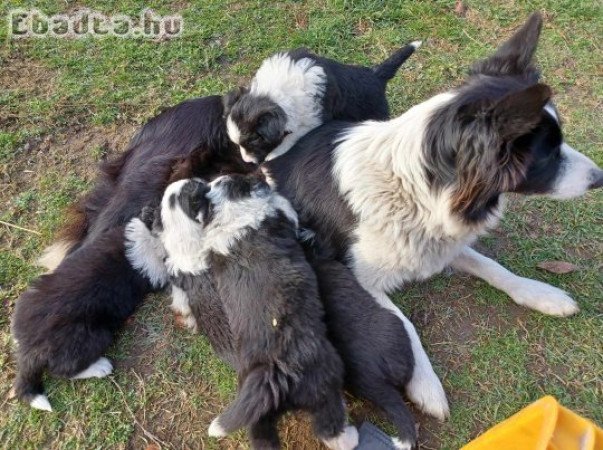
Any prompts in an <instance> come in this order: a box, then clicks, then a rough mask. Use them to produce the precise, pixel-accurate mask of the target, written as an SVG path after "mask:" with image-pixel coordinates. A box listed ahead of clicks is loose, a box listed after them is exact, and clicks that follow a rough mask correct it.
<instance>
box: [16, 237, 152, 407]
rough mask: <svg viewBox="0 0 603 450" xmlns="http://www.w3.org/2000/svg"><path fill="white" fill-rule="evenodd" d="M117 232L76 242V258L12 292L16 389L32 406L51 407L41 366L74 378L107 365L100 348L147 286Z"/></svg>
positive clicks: (99, 372)
mask: <svg viewBox="0 0 603 450" xmlns="http://www.w3.org/2000/svg"><path fill="white" fill-rule="evenodd" d="M123 233H124V229H123V227H118V228H115V229H112V230H110V231H108V232H106V233H103V234H101V235H100V236H99V238H98V239H97V240H95V241H94V242H92V243H90V244H87V245H84V246H82V247H80V248H79V249H78V250H76V252H75V253H74V255H75V254H77V258H67V259H66V260H65V261H64V263H63V264H61V266H60V267H59V268H58V269H57V270H56V271H54V272H52V273H50V274H47V275H42V276H41V277H40V278H39V279H38V280H37V281H35V282H34V283H33V285H32V286H31V287H30V288H29V290H27V291H26V292H25V293H24V294H23V295H22V296H21V297H20V298H19V299H18V300H17V303H16V306H15V312H14V314H13V317H12V336H13V338H14V340H15V342H16V343H17V348H16V357H17V379H16V381H15V393H16V395H17V397H18V398H20V399H21V400H24V401H26V402H28V403H29V404H30V405H31V406H32V407H34V408H37V409H42V410H46V411H51V410H52V408H51V406H50V403H49V401H48V398H47V397H46V395H45V394H44V387H43V385H42V376H43V374H44V372H45V371H46V370H48V372H50V374H52V375H54V376H58V377H65V378H72V379H79V378H91V377H99V378H100V377H105V376H107V375H109V374H110V373H111V371H112V369H113V367H112V365H111V362H110V361H109V360H108V359H106V358H104V357H103V356H102V355H103V354H104V353H105V351H106V350H107V348H108V347H109V345H110V344H111V342H112V341H113V334H114V333H115V332H116V331H117V330H118V329H119V328H121V327H122V326H123V324H124V322H125V320H126V319H127V318H128V317H129V316H130V315H131V314H132V313H133V312H134V310H135V309H136V307H137V306H138V304H139V300H140V299H141V298H142V295H141V293H143V292H146V291H147V290H148V289H149V288H150V283H149V282H148V281H147V279H146V278H145V277H143V276H142V275H140V274H139V273H138V272H136V271H135V270H132V268H131V267H130V265H129V264H128V262H127V260H126V258H125V254H124V244H123V241H124V239H123ZM100 252H103V253H102V254H103V257H102V258H99V257H98V255H99V253H100ZM82 269H85V270H82Z"/></svg>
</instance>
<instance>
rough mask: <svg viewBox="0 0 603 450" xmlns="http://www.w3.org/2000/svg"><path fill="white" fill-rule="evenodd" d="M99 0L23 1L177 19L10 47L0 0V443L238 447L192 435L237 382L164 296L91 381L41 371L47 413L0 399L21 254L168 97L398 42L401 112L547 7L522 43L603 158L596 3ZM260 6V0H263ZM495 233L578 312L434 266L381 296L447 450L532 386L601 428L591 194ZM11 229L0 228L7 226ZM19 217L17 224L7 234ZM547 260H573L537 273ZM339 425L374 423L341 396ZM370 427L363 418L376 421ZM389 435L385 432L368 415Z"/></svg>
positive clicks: (429, 434) (571, 126) (597, 226)
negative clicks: (421, 376) (299, 49)
mask: <svg viewBox="0 0 603 450" xmlns="http://www.w3.org/2000/svg"><path fill="white" fill-rule="evenodd" d="M267 3H269V2H260V1H228V2H223V1H215V0H210V1H207V0H206V1H197V2H194V1H192V0H189V1H187V0H177V1H173V2H168V1H160V0H148V1H142V0H140V1H139V0H125V1H122V2H119V1H113V0H102V1H96V2H86V1H73V2H72V1H69V2H55V1H50V0H47V1H37V2H35V7H36V8H39V9H41V10H42V11H44V12H45V13H47V14H54V13H60V12H65V11H73V10H75V9H76V8H78V7H82V6H89V7H91V8H94V9H96V10H99V11H101V12H103V13H106V14H112V13H113V14H114V13H124V14H128V15H134V16H136V15H138V14H139V12H140V11H141V10H142V9H143V8H145V7H151V8H153V9H155V11H156V12H157V13H159V14H175V13H180V14H182V15H183V17H184V21H185V30H184V34H183V36H182V37H180V38H178V39H174V40H171V41H162V42H152V41H143V40H138V39H128V40H125V39H116V38H109V39H103V40H95V39H86V40H77V41H75V40H56V39H48V40H34V39H31V40H20V41H15V40H10V39H8V34H7V29H6V25H5V20H4V17H5V16H6V13H7V11H8V10H9V9H10V8H13V7H32V5H33V4H34V2H27V1H12V2H11V1H10V0H9V1H8V2H7V1H4V2H2V3H1V4H0V16H1V17H2V22H1V25H0V42H1V47H0V167H1V178H0V185H1V190H0V201H1V203H2V206H1V208H0V220H1V221H3V222H5V223H9V224H12V225H14V226H8V225H4V224H0V245H1V247H2V251H1V253H0V301H1V302H2V304H1V310H0V373H1V376H0V448H74V449H75V448H86V449H87V448H147V449H155V448H158V447H163V448H238V447H245V446H246V444H245V439H244V436H243V435H242V434H237V435H235V436H234V437H233V438H232V439H227V440H222V441H220V442H218V441H215V440H211V439H209V438H207V437H206V429H207V426H208V424H209V421H210V419H211V418H212V417H213V416H214V415H216V414H217V413H218V412H219V411H220V410H221V408H223V406H224V405H225V404H226V403H227V402H228V400H229V399H230V398H232V396H233V394H234V391H235V388H236V380H235V376H234V374H233V372H232V371H231V370H230V369H229V368H228V367H226V366H224V365H223V364H222V363H220V362H219V361H218V360H217V359H216V358H215V357H214V356H213V355H212V352H211V349H210V348H209V346H208V344H207V342H206V341H205V340H204V339H203V338H201V337H199V336H192V335H190V334H188V333H187V332H184V331H182V330H180V329H178V328H176V327H175V325H174V323H173V320H172V317H171V313H170V312H169V310H168V308H167V301H166V299H165V298H164V297H162V296H154V297H153V298H151V299H150V300H149V301H148V302H146V303H145V305H144V306H143V308H142V309H141V310H140V311H139V313H138V314H137V315H136V317H135V318H134V319H133V320H132V322H131V323H129V324H128V326H127V328H126V330H125V332H124V333H123V335H122V336H121V337H120V338H119V340H118V342H117V344H116V345H115V346H114V347H113V349H112V350H111V353H110V357H111V358H112V359H113V360H114V361H115V362H116V365H117V368H116V371H115V373H114V375H113V376H112V377H110V378H108V379H104V380H95V381H86V382H75V381H65V380H56V379H52V380H47V383H46V386H47V389H48V394H49V397H50V400H51V403H52V404H53V406H54V407H55V412H54V413H52V414H47V413H41V412H38V411H33V410H31V409H29V408H28V407H25V406H22V405H20V404H18V403H17V402H16V401H15V400H14V399H11V398H10V395H9V390H10V386H11V382H12V379H13V376H14V361H13V359H12V356H11V353H10V349H11V342H10V337H9V317H10V314H11V311H12V309H13V306H14V303H15V301H16V299H17V297H18V295H19V294H20V293H21V292H23V290H24V289H26V287H27V284H28V283H29V282H30V281H31V280H32V279H33V278H34V277H35V276H36V275H37V274H39V269H37V268H35V267H34V266H33V265H32V263H33V261H34V260H35V258H36V256H37V255H38V254H39V253H40V251H41V249H42V248H43V247H44V246H45V245H47V244H48V243H50V242H51V241H52V236H53V233H54V232H55V231H56V230H57V229H58V227H59V226H60V224H61V223H62V221H63V220H64V208H65V206H66V205H68V204H69V203H70V202H72V201H73V200H74V199H75V198H76V197H77V196H78V195H80V194H81V193H82V192H85V191H86V189H87V188H88V187H89V186H90V185H91V183H92V182H93V180H94V174H95V165H96V163H98V162H99V161H100V160H102V159H103V158H105V157H107V156H111V155H115V154H117V153H119V152H120V151H122V150H123V149H124V148H125V146H126V144H127V141H128V139H129V138H130V137H131V136H132V134H133V132H134V130H135V129H136V127H137V126H138V125H140V124H141V123H143V122H144V121H146V120H147V119H149V118H150V117H152V116H154V115H155V114H157V113H158V112H159V111H160V110H161V109H162V108H164V107H167V106H170V105H173V104H176V103H178V102H180V101H182V100H184V99H186V98H190V97H194V96H202V95H207V94H216V93H222V92H224V91H225V90H226V89H229V88H231V87H234V86H235V85H237V84H238V83H243V82H245V80H248V79H249V77H250V76H251V75H252V74H253V72H254V71H255V70H256V69H257V67H258V65H259V63H260V61H261V60H262V59H263V58H264V57H266V56H268V55H270V54H271V53H273V52H275V51H277V50H281V49H287V48H292V47H296V46H306V47H309V48H310V49H312V50H314V51H316V52H318V53H320V54H323V55H326V56H329V57H334V58H337V59H339V60H342V61H346V62H353V63H363V64H369V63H371V62H377V61H380V60H381V59H383V58H384V57H385V56H386V55H388V54H389V53H390V52H391V51H392V50H394V49H395V48H396V47H398V46H400V45H401V44H404V43H406V42H409V41H412V40H415V39H422V40H424V46H423V47H422V48H421V49H420V50H419V51H418V53H417V54H416V55H414V56H413V57H412V58H411V59H410V60H409V61H408V63H407V64H406V65H405V66H404V67H403V69H402V70H401V71H400V72H399V74H398V75H397V77H396V78H395V79H394V80H393V81H392V82H391V83H390V86H389V90H388V94H389V97H390V101H391V106H392V112H393V113H394V114H399V113H401V112H403V111H404V110H405V109H407V108H408V107H409V106H411V105H413V104H415V103H417V102H418V101H421V100H422V99H426V98H427V97H428V96H430V95H431V94H433V93H436V92H438V91H441V90H444V89H445V88H447V87H449V86H453V85H455V84H457V83H458V82H459V81H460V80H461V79H462V77H463V75H464V73H465V71H466V69H467V67H468V66H469V64H470V63H471V62H472V61H474V60H475V59H476V58H479V57H483V56H486V55H487V54H489V53H490V52H491V51H492V50H493V48H494V47H495V46H496V44H497V43H499V42H501V40H502V39H504V38H505V37H507V36H508V35H509V34H510V32H511V30H512V29H514V28H515V27H516V26H518V25H519V24H520V23H521V22H522V21H523V20H524V19H525V18H526V17H527V16H528V14H529V13H530V12H532V11H534V10H541V11H543V12H544V13H545V16H546V24H545V27H544V31H543V36H542V39H541V45H540V47H539V51H538V59H539V62H540V65H541V66H542V69H543V75H544V80H545V81H546V82H547V83H549V84H550V85H551V86H552V87H553V89H554V92H555V96H556V102H557V105H558V107H559V109H560V111H561V114H562V116H563V119H564V123H565V126H564V129H565V133H566V139H567V141H568V142H569V143H570V144H572V145H573V146H575V147H576V148H577V149H579V150H581V151H583V152H584V153H586V154H587V155H588V156H590V157H591V158H593V159H594V160H595V161H597V162H598V163H599V164H600V165H603V152H602V151H601V148H602V144H603V127H602V126H601V118H602V117H603V76H602V73H601V67H602V64H603V57H602V54H603V51H602V49H601V36H603V21H602V20H601V17H603V6H602V5H603V4H601V3H600V2H596V1H586V0H584V1H580V0H578V1H577V0H574V1H566V0H556V1H554V0H537V1H519V0H516V1H511V2H498V1H480V2H468V7H469V9H468V11H467V14H466V15H464V16H460V15H458V14H456V13H455V12H454V1H399V2H396V1H376V0H359V1H344V0H333V1H324V0H310V1H308V2H300V1H283V2H278V3H276V2H275V3H274V4H273V5H271V6H267ZM270 3H272V2H270ZM509 200H510V201H509V205H510V211H509V213H508V214H507V216H506V218H505V220H504V221H503V223H502V225H501V227H500V228H499V229H498V230H497V231H495V232H493V233H492V234H491V235H490V236H488V237H486V238H484V239H483V240H482V241H481V242H480V247H481V249H482V250H483V251H484V252H485V253H486V254H488V255H491V256H494V257H496V258H497V259H498V260H499V261H500V262H501V263H503V264H505V265H506V266H507V267H509V268H510V269H511V270H513V271H514V272H516V273H518V274H520V275H523V276H529V277H533V278H537V279H539V280H543V281H546V282H549V283H551V284H553V285H555V286H559V287H561V288H563V289H565V290H567V291H568V292H570V293H571V294H572V295H573V296H574V298H576V299H577V301H578V302H579V304H580V306H581V308H582V310H581V312H580V313H579V314H578V315H577V316H575V317H572V318H569V319H554V318H550V317H545V316H543V315H540V314H537V313H534V312H531V311H528V310H526V309H523V308H520V307H518V306H516V305H514V304H512V302H511V301H510V299H508V298H507V297H506V296H505V295H504V294H502V293H500V292H498V291H496V290H494V289H493V288H491V287H489V286H487V285H486V284H485V283H483V282H480V281H476V280H475V279H470V278H468V277H464V276H459V275H455V276H448V275H442V276H440V277H437V278H435V279H433V280H432V281H430V282H428V283H424V284H421V285H415V286H410V287H409V288H408V289H407V290H405V292H404V293H400V294H399V295H398V296H397V300H398V302H399V303H400V305H401V306H402V309H403V310H404V311H405V312H406V313H408V314H409V315H410V316H411V318H412V319H413V321H414V323H415V324H416V326H417V328H418V329H419V331H420V333H421V334H422V337H423V339H424V342H425V346H426V348H427V351H428V353H429V354H430V356H432V361H433V364H434V366H435V368H436V370H437V372H438V373H439V374H440V375H441V377H442V379H443V382H444V386H445V388H446V391H447V392H448V394H449V399H450V401H451V413H452V415H451V418H450V420H449V421H448V422H447V423H444V424H440V423H437V422H435V421H433V420H430V419H429V418H427V417H425V416H422V415H421V414H419V413H417V414H416V418H417V422H419V423H420V434H421V441H422V443H423V448H426V449H440V448H442V449H457V448H459V447H460V446H461V445H462V444H463V443H465V442H467V441H468V440H470V439H471V438H473V437H475V436H476V435H477V434H479V433H480V432H482V431H483V430H485V429H487V428H489V427H490V426H492V425H493V424H495V423H497V422H499V421H500V420H502V419H504V418H505V417H507V416H509V415H510V414H511V413H513V412H514V411H516V410H518V409H519V408H521V407H523V406H525V405H526V404H528V403H529V402H531V401H533V400H535V399H537V398H539V397H541V396H542V395H544V394H553V395H555V396H556V397H557V398H558V399H559V400H561V402H562V403H563V404H565V405H567V406H569V407H571V408H573V409H574V410H576V411H578V412H579V413H581V414H583V415H585V416H586V417H589V418H591V419H594V420H595V421H597V422H598V423H600V424H603V356H602V355H603V302H602V300H603V282H602V267H603V266H602V264H603V257H602V255H603V194H602V193H601V192H598V193H591V194H589V195H588V196H586V197H585V198H584V199H581V200H575V201H571V202H567V203H558V202H553V201H548V200H543V199H530V200H525V199H523V198H521V197H515V196H514V197H511V198H510V199H509ZM15 226H16V227H15ZM17 227H20V228H17ZM545 260H564V261H569V262H572V263H575V264H576V265H578V266H579V270H577V271H575V272H573V273H570V274H566V275H553V274H550V273H547V272H543V271H542V270H539V269H537V267H536V265H537V264H538V263H539V262H541V261H545ZM350 403H351V404H352V411H351V415H352V418H353V419H354V420H361V419H363V418H365V417H368V418H369V419H371V420H378V419H377V416H375V415H374V413H373V411H371V410H370V409H369V408H367V407H366V406H364V405H362V404H361V403H360V402H358V401H354V400H353V399H350ZM380 423H381V422H380ZM381 425H383V426H385V427H386V428H387V429H388V430H389V431H391V428H389V427H388V426H387V425H385V424H383V423H381ZM281 434H282V437H283V440H284V441H286V443H287V444H286V446H287V448H295V449H299V448H318V445H317V443H316V441H315V440H314V439H313V438H312V437H311V436H309V427H308V423H307V420H306V419H305V418H301V419H300V418H298V417H289V418H288V419H287V420H286V421H284V423H283V425H282V433H281Z"/></svg>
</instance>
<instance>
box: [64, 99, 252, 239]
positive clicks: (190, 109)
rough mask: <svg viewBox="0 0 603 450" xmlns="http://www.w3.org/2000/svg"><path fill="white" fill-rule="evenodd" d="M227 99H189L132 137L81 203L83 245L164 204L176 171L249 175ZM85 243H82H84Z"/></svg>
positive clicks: (209, 176)
mask: <svg viewBox="0 0 603 450" xmlns="http://www.w3.org/2000/svg"><path fill="white" fill-rule="evenodd" d="M223 114H224V110H223V107H222V97H221V96H217V95H214V96H209V97H202V98H197V99H194V100H188V101H185V102H183V103H181V104H179V105H177V106H174V107H172V108H169V109H167V110H165V111H164V112H162V113H161V114H159V115H158V116H157V117H155V118H153V119H151V120H150V121H149V122H148V123H146V124H145V125H144V126H143V127H142V129H141V130H140V131H139V132H138V133H137V134H136V135H135V136H134V137H133V138H132V141H131V142H130V145H129V146H128V149H127V150H126V151H125V152H124V153H123V154H122V155H120V156H119V157H117V158H116V159H115V160H112V161H109V162H107V163H105V164H103V165H102V166H101V167H100V175H99V177H98V180H97V182H96V184H95V186H94V188H93V189H92V191H91V192H90V193H88V194H87V195H85V196H84V198H83V199H82V200H81V201H79V202H78V204H77V205H76V210H77V212H76V214H77V216H78V217H79V221H80V222H83V225H81V226H74V227H75V228H78V229H79V230H80V233H79V234H78V235H75V236H65V238H66V239H68V240H75V241H77V242H78V243H83V242H88V241H92V240H94V239H95V238H96V236H98V235H99V234H100V233H103V232H105V231H107V230H110V229H111V228H113V227H115V226H120V225H124V224H125V223H126V222H128V221H129V220H130V219H131V218H132V217H135V216H136V215H137V214H138V213H139V212H140V210H141V209H142V208H143V207H144V206H145V205H148V204H153V203H158V202H159V200H160V199H161V194H162V193H163V191H164V189H165V187H166V186H167V184H168V183H169V182H170V181H171V180H170V178H171V177H172V172H173V171H175V170H176V171H177V170H183V168H181V167H180V165H182V164H186V165H187V167H186V169H188V170H190V171H192V172H194V173H195V176H198V177H202V178H204V179H212V178H214V177H215V176H217V175H221V174H224V173H232V172H234V173H246V172H248V171H249V170H250V166H249V165H247V164H245V163H244V162H243V160H242V159H241V157H240V155H239V152H238V148H237V147H236V146H235V145H234V144H233V143H232V142H231V141H230V140H229V138H228V135H227V133H226V127H225V124H224V120H223ZM78 245H79V244H78Z"/></svg>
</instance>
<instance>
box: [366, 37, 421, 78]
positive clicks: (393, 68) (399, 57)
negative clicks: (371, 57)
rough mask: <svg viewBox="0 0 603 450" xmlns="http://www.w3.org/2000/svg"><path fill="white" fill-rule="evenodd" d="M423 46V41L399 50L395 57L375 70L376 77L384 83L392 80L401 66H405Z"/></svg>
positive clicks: (391, 57) (414, 42) (388, 59)
mask: <svg viewBox="0 0 603 450" xmlns="http://www.w3.org/2000/svg"><path fill="white" fill-rule="evenodd" d="M421 44H422V42H421V41H413V42H411V43H410V44H408V45H405V46H404V47H402V48H401V49H399V50H397V51H396V52H395V53H394V54H393V55H391V56H390V57H389V58H387V59H386V60H385V61H383V62H382V63H381V64H379V65H377V66H375V67H374V68H373V70H374V71H375V75H377V76H378V77H379V78H381V79H382V80H383V81H389V80H391V79H392V78H393V77H394V75H395V74H396V72H397V71H398V69H399V68H400V66H401V65H402V64H404V62H405V61H406V60H407V59H408V58H409V57H410V55H412V54H413V53H414V52H415V50H416V49H418V48H419V47H420V46H421Z"/></svg>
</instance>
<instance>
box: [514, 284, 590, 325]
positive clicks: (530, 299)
mask: <svg viewBox="0 0 603 450" xmlns="http://www.w3.org/2000/svg"><path fill="white" fill-rule="evenodd" d="M510 295H511V298H512V299H513V301H514V302H515V303H517V304H518V305H522V306H526V307H528V308H531V309H534V310H536V311H540V312H541V313H543V314H548V315H550V316H560V317H565V316H571V315H572V314H576V313H577V312H578V311H580V308H579V307H578V305H577V304H576V302H575V301H574V300H572V298H571V297H570V296H569V295H567V293H566V292H564V291H562V290H561V289H559V288H556V287H554V286H551V285H549V284H546V283H542V282H540V281H536V280H531V279H529V278H520V280H519V281H518V282H516V283H514V285H513V286H512V287H511V288H510Z"/></svg>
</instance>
